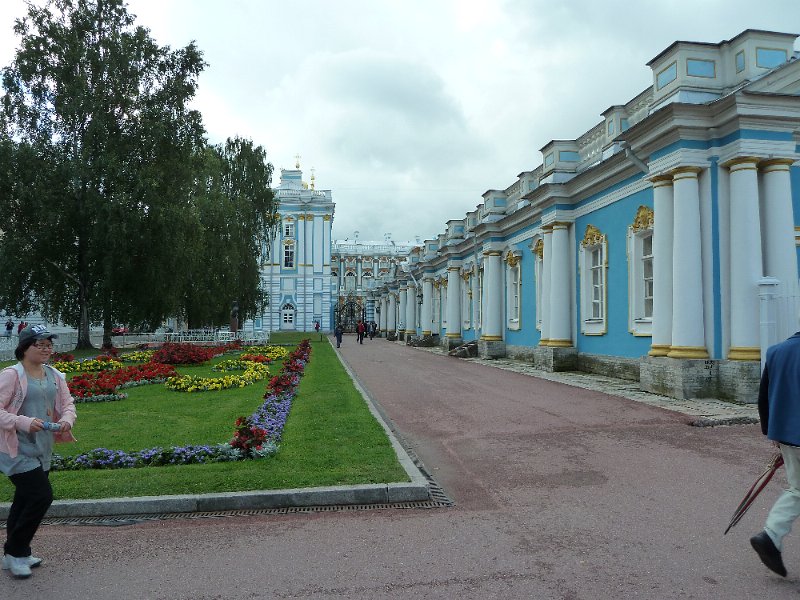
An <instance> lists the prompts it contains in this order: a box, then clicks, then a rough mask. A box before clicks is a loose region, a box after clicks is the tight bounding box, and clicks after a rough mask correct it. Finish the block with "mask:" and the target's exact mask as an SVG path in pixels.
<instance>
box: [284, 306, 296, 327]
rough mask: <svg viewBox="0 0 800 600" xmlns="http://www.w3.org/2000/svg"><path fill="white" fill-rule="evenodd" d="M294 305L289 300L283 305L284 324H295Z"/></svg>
mask: <svg viewBox="0 0 800 600" xmlns="http://www.w3.org/2000/svg"><path fill="white" fill-rule="evenodd" d="M294 312H295V311H294V306H292V305H291V304H289V303H288V302H287V303H286V304H284V305H283V306H282V307H281V320H282V321H283V324H284V325H293V324H294Z"/></svg>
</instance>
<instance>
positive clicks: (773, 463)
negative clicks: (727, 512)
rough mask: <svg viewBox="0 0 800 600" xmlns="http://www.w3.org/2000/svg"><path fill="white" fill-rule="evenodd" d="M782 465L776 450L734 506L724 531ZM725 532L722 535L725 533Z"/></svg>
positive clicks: (745, 510) (779, 454) (726, 531)
mask: <svg viewBox="0 0 800 600" xmlns="http://www.w3.org/2000/svg"><path fill="white" fill-rule="evenodd" d="M782 466H783V456H781V453H780V452H776V453H775V455H774V456H773V457H772V458H771V459H770V461H769V464H768V465H767V468H766V469H764V472H763V473H761V475H759V476H758V479H756V482H755V483H754V484H753V487H751V488H750V489H749V490H747V493H746V494H745V495H744V498H742V501H741V503H739V506H737V507H736V511H734V513H733V516H732V517H731V522H730V523H728V528H727V529H726V530H725V533H728V532H729V531H730V530H731V528H732V527H733V526H734V525H736V524H737V523H738V522H739V521H740V520H741V519H742V517H743V516H744V513H746V512H747V509H749V508H750V506H751V505H752V504H753V500H755V499H756V496H758V495H759V494H760V493H761V490H763V489H764V488H765V487H767V484H768V483H769V480H770V479H772V476H773V475H775V471H777V470H778V469H780V468H781V467H782ZM725 533H723V534H722V535H725Z"/></svg>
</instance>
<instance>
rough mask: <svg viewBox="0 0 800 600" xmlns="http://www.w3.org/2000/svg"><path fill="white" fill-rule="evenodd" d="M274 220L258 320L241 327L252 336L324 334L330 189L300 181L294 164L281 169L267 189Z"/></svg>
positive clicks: (328, 310)
mask: <svg viewBox="0 0 800 600" xmlns="http://www.w3.org/2000/svg"><path fill="white" fill-rule="evenodd" d="M273 191H274V193H275V198H276V200H277V201H278V215H279V217H280V221H279V224H278V229H277V230H276V235H275V237H274V239H273V241H272V247H271V249H270V252H269V254H268V255H266V253H265V255H266V256H267V259H268V260H267V261H266V265H265V267H264V268H263V269H262V273H261V284H262V288H263V289H264V290H265V291H266V292H268V294H269V305H268V307H267V309H266V311H265V313H264V314H263V315H261V316H260V317H257V318H255V319H253V320H252V322H251V323H247V324H245V328H246V329H249V328H250V327H252V328H253V330H255V331H281V330H283V331H314V324H315V323H316V322H319V324H320V328H321V329H322V330H324V331H330V330H331V329H332V328H333V325H332V322H331V297H332V279H331V224H332V222H333V213H334V203H333V198H332V195H331V191H330V190H316V189H314V175H313V174H312V175H311V182H310V184H307V183H305V182H303V172H302V171H301V170H300V164H299V162H298V164H296V165H295V168H294V169H281V181H280V185H279V187H277V188H276V189H274V190H273Z"/></svg>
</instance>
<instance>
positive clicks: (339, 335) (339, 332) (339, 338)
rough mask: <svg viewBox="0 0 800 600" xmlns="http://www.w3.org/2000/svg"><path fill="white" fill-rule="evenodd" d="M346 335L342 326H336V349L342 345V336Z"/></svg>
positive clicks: (334, 331)
mask: <svg viewBox="0 0 800 600" xmlns="http://www.w3.org/2000/svg"><path fill="white" fill-rule="evenodd" d="M343 334H344V330H343V329H342V325H341V324H340V323H337V324H336V328H335V329H334V330H333V335H334V336H336V347H337V348H338V347H339V346H341V345H342V335H343Z"/></svg>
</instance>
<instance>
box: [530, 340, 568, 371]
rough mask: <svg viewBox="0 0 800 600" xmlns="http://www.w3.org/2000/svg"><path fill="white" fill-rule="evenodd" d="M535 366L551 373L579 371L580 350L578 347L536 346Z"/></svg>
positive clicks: (534, 352) (534, 351) (534, 350)
mask: <svg viewBox="0 0 800 600" xmlns="http://www.w3.org/2000/svg"><path fill="white" fill-rule="evenodd" d="M533 366H534V367H536V368H537V369H541V370H542V371H549V372H550V373H555V372H557V371H577V370H578V350H577V349H576V348H558V347H551V346H536V347H534V349H533Z"/></svg>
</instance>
